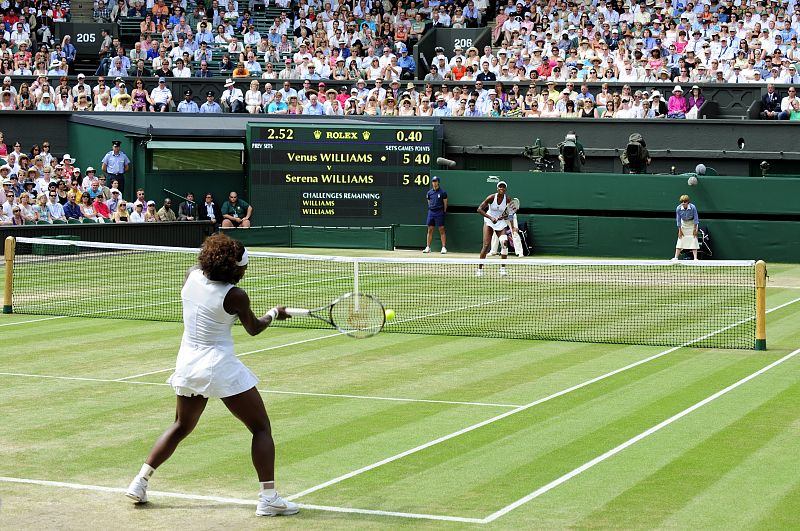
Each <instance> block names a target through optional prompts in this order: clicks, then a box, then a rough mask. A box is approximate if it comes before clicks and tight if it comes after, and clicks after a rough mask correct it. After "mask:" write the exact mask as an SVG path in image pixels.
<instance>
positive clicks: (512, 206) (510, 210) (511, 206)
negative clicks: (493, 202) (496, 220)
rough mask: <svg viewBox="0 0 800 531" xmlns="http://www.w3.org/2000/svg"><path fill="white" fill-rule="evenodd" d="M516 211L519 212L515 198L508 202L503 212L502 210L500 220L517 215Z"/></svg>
mask: <svg viewBox="0 0 800 531" xmlns="http://www.w3.org/2000/svg"><path fill="white" fill-rule="evenodd" d="M517 210H519V199H517V198H516V197H515V198H513V199H511V200H510V201H509V202H508V204H507V205H506V208H505V210H503V215H502V216H500V219H508V218H510V217H511V216H513V215H514V214H516V213H517Z"/></svg>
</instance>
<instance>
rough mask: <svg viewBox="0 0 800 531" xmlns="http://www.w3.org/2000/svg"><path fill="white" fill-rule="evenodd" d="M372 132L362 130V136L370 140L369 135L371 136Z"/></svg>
mask: <svg viewBox="0 0 800 531" xmlns="http://www.w3.org/2000/svg"><path fill="white" fill-rule="evenodd" d="M371 134H372V133H370V132H369V131H362V132H361V136H362V137H364V140H369V137H370V135H371Z"/></svg>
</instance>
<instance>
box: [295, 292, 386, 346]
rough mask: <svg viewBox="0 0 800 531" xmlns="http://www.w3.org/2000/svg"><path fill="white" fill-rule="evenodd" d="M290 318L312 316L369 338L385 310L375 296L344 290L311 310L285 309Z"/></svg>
mask: <svg viewBox="0 0 800 531" xmlns="http://www.w3.org/2000/svg"><path fill="white" fill-rule="evenodd" d="M286 313H287V314H289V315H291V316H292V317H296V316H297V317H313V318H314V319H319V320H320V321H323V322H325V323H328V324H329V325H331V326H333V327H334V328H336V329H337V330H338V331H340V332H341V333H343V334H347V335H348V336H350V337H354V338H356V339H364V338H366V337H372V336H374V335H375V334H377V333H378V332H380V331H381V330H383V325H384V324H386V310H385V309H384V307H383V304H381V301H379V300H378V299H377V298H375V297H373V296H372V295H365V294H364V293H346V294H345V295H342V296H341V297H339V298H338V299H336V300H335V301H333V302H332V303H330V304H328V305H327V306H322V307H320V308H317V309H314V310H306V309H303V308H286Z"/></svg>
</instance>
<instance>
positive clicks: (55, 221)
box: [53, 219, 67, 225]
mask: <svg viewBox="0 0 800 531" xmlns="http://www.w3.org/2000/svg"><path fill="white" fill-rule="evenodd" d="M66 224H67V222H66V221H64V220H63V219H54V220H53V225H66Z"/></svg>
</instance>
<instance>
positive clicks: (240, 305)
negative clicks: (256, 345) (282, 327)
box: [223, 287, 289, 336]
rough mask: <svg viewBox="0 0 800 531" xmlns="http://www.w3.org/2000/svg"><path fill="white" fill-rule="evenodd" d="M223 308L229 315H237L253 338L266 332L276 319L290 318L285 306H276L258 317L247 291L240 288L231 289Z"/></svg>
mask: <svg viewBox="0 0 800 531" xmlns="http://www.w3.org/2000/svg"><path fill="white" fill-rule="evenodd" d="M223 308H225V311H226V312H228V313H229V314H231V315H237V316H238V317H239V320H240V321H241V322H242V326H244V329H245V330H246V331H247V333H248V334H250V335H251V336H255V335H258V334H260V333H261V332H263V331H264V330H266V328H267V327H268V326H269V325H271V324H272V322H273V321H274V320H276V319H277V320H279V321H282V320H284V319H287V318H289V315H287V314H286V308H284V307H283V306H276V307H275V308H272V309H271V310H270V311H268V312H267V313H265V314H264V315H262V316H261V317H256V314H254V313H253V309H252V308H251V307H250V297H249V296H248V295H247V292H246V291H245V290H243V289H242V288H238V287H233V288H231V289H230V291H228V294H227V295H225V301H224V302H223Z"/></svg>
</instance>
